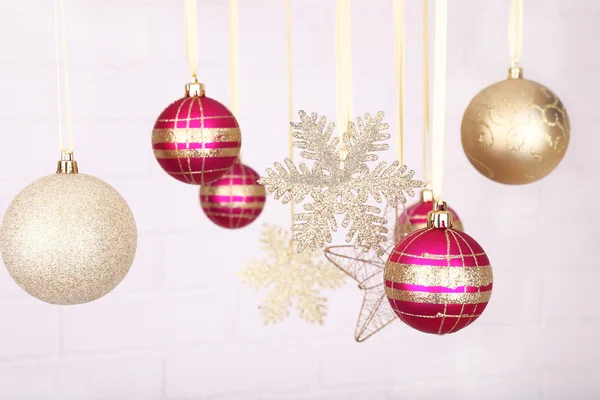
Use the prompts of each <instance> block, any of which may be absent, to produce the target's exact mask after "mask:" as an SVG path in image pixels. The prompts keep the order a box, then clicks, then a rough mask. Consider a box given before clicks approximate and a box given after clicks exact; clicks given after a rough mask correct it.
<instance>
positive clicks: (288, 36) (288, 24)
mask: <svg viewBox="0 0 600 400" xmlns="http://www.w3.org/2000/svg"><path fill="white" fill-rule="evenodd" d="M285 44H286V69H287V94H288V98H287V106H288V107H287V113H288V119H287V120H288V122H290V123H288V138H289V142H288V144H289V156H290V160H292V163H293V162H294V137H293V136H292V135H293V133H294V129H293V128H292V125H291V121H292V120H293V118H294V116H293V113H294V110H293V108H292V106H293V104H292V99H293V97H292V3H291V0H285ZM290 203H291V205H292V206H291V208H292V223H293V222H294V214H295V204H294V201H293V199H292V201H291V202H290Z"/></svg>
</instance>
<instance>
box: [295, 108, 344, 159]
mask: <svg viewBox="0 0 600 400" xmlns="http://www.w3.org/2000/svg"><path fill="white" fill-rule="evenodd" d="M298 115H299V116H300V122H292V123H291V125H292V128H294V129H295V130H294V132H293V133H292V135H293V137H294V138H295V139H297V140H295V141H294V147H297V148H299V149H302V151H301V152H300V157H302V158H304V159H305V160H314V161H316V162H317V169H331V168H339V160H340V156H339V150H338V138H337V137H334V138H332V136H333V129H334V128H335V124H334V123H333V122H330V123H329V124H328V125H327V118H326V117H325V116H321V118H319V120H318V121H317V113H312V114H310V115H308V114H306V113H305V112H304V111H299V112H298Z"/></svg>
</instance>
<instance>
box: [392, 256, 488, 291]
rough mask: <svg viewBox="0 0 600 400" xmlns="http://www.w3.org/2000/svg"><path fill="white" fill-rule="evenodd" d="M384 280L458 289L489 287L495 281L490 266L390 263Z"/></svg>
mask: <svg viewBox="0 0 600 400" xmlns="http://www.w3.org/2000/svg"><path fill="white" fill-rule="evenodd" d="M384 278H385V279H386V280H388V281H391V282H402V283H404V284H409V285H421V286H443V287H447V288H451V289H456V288H457V287H459V286H474V287H479V286H487V285H489V284H490V283H492V281H493V274H492V267H491V266H490V265H482V266H473V267H460V268H457V267H442V266H436V265H431V266H430V265H420V264H419V265H417V264H399V263H395V262H391V261H390V262H388V263H387V266H386V269H385V275H384Z"/></svg>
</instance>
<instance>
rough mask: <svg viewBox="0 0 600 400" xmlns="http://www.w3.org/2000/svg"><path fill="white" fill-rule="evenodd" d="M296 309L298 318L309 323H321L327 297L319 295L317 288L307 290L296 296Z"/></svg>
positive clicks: (325, 312)
mask: <svg viewBox="0 0 600 400" xmlns="http://www.w3.org/2000/svg"><path fill="white" fill-rule="evenodd" d="M296 309H297V310H298V313H299V314H300V318H302V319H304V320H306V321H308V322H310V323H319V324H321V325H323V323H324V322H325V319H324V318H325V316H326V315H327V298H325V297H323V296H319V292H318V291H317V290H307V291H305V292H303V293H302V295H299V296H297V299H296Z"/></svg>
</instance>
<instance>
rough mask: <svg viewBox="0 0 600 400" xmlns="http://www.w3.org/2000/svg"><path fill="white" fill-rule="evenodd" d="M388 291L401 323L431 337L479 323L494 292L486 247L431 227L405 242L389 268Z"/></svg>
mask: <svg viewBox="0 0 600 400" xmlns="http://www.w3.org/2000/svg"><path fill="white" fill-rule="evenodd" d="M384 279H385V293H386V295H387V298H388V300H389V302H390V304H391V306H392V308H393V309H394V311H395V312H396V315H397V316H398V318H399V319H400V320H402V321H403V322H405V323H406V324H407V325H409V326H411V327H413V328H415V329H417V330H419V331H422V332H426V333H433V334H438V335H444V334H447V333H454V332H456V331H458V330H460V329H462V328H464V327H465V326H467V325H469V324H471V323H472V322H473V321H475V320H476V319H477V318H478V317H479V316H480V315H481V313H482V312H483V310H484V309H485V307H486V305H487V303H488V301H489V299H490V296H491V294H492V281H493V275H492V267H491V265H490V261H489V260H488V257H487V256H486V254H485V252H484V251H483V249H482V248H481V246H480V245H479V244H478V243H477V242H476V241H475V240H474V239H473V238H472V237H471V236H469V235H467V234H466V233H464V232H461V231H458V230H456V229H452V228H445V227H442V228H435V227H427V228H423V229H420V230H418V231H415V232H413V233H411V234H410V235H408V236H406V237H405V238H404V239H402V240H401V241H400V242H399V243H398V244H396V247H395V248H394V250H393V251H392V253H391V254H390V256H389V258H388V261H387V262H386V264H385V269H384Z"/></svg>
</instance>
